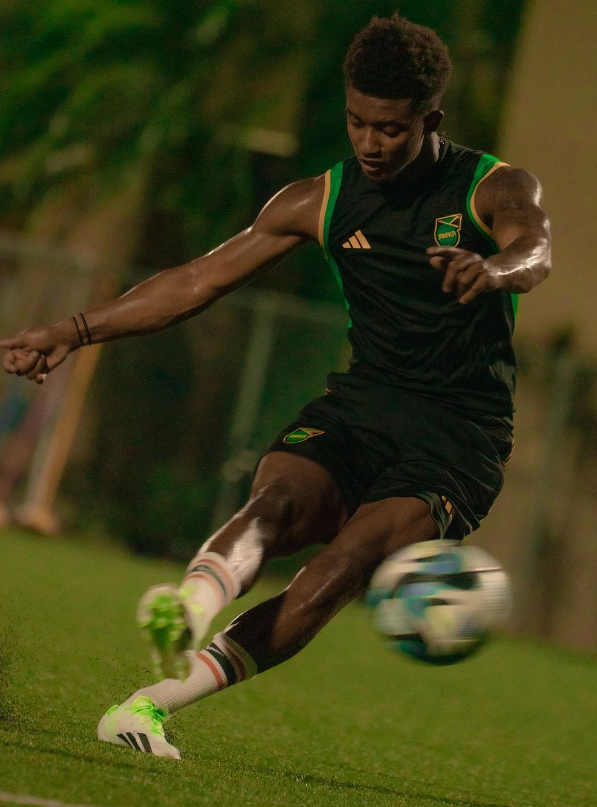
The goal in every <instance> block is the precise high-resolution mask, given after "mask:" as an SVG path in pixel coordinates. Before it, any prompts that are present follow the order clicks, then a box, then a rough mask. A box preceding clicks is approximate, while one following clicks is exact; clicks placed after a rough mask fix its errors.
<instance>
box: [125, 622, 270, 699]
mask: <svg viewBox="0 0 597 807" xmlns="http://www.w3.org/2000/svg"><path fill="white" fill-rule="evenodd" d="M189 654H190V655H192V656H193V661H192V672H191V674H190V675H189V677H188V678H187V679H186V681H177V680H176V679H175V678H166V679H165V680H164V681H160V682H159V684H154V685H153V686H150V687H144V688H143V689H139V690H138V691H137V692H135V693H134V695H131V697H130V698H128V700H127V701H126V703H132V702H133V701H134V700H135V699H136V698H139V697H141V696H143V697H146V698H149V700H150V701H152V702H153V703H154V704H155V705H156V706H157V707H158V708H160V709H164V710H165V711H166V712H167V713H168V714H169V715H171V714H174V712H178V711H179V709H182V708H183V707H184V706H189V705H190V704H191V703H195V702H196V701H199V700H203V698H207V697H208V696H209V695H213V694H214V692H219V691H220V689H226V687H229V686H232V685H233V684H238V683H240V682H241V681H245V680H246V679H247V678H253V677H254V676H255V675H256V674H257V665H256V664H255V662H254V661H253V659H252V658H251V656H250V655H249V654H248V653H247V651H246V650H245V649H244V648H243V647H241V646H240V645H239V644H238V643H237V642H235V641H234V640H233V639H231V638H230V637H229V636H226V634H224V633H218V634H217V635H216V636H214V638H213V640H212V642H211V644H210V645H209V646H208V647H206V648H205V650H201V651H200V652H199V653H189Z"/></svg>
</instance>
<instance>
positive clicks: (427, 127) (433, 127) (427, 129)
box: [423, 109, 444, 134]
mask: <svg viewBox="0 0 597 807" xmlns="http://www.w3.org/2000/svg"><path fill="white" fill-rule="evenodd" d="M443 119H444V113H443V112H442V111H441V109H433V110H431V112H428V113H427V114H426V115H425V117H424V118H423V132H424V134H431V132H437V130H438V129H439V127H440V126H441V122H442V121H443Z"/></svg>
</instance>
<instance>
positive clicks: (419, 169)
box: [389, 132, 444, 190]
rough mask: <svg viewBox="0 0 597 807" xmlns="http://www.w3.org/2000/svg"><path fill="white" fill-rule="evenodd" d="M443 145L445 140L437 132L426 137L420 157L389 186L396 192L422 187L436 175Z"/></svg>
mask: <svg viewBox="0 0 597 807" xmlns="http://www.w3.org/2000/svg"><path fill="white" fill-rule="evenodd" d="M443 143H444V139H443V138H442V137H440V136H439V135H438V134H437V133H436V132H431V133H430V134H428V135H425V136H424V138H423V144H422V146H421V150H420V151H419V153H418V155H417V156H416V157H415V159H414V160H413V161H412V162H411V163H409V164H408V165H407V166H406V168H404V169H403V170H402V171H400V173H399V174H397V175H396V176H395V177H394V179H393V180H392V182H391V183H389V184H390V185H393V186H394V188H395V189H396V190H407V189H409V188H412V187H414V186H420V184H421V182H422V181H424V180H425V179H427V178H428V177H429V176H431V175H432V174H433V173H434V171H435V169H436V167H437V164H438V162H439V160H440V156H441V153H442V145H443Z"/></svg>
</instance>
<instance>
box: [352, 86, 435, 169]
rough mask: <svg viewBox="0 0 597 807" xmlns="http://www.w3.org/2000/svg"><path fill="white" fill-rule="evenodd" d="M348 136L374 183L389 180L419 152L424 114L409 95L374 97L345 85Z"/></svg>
mask: <svg viewBox="0 0 597 807" xmlns="http://www.w3.org/2000/svg"><path fill="white" fill-rule="evenodd" d="M346 119H347V125H348V136H349V137H350V140H351V142H352V146H353V148H354V150H355V154H356V155H357V157H358V159H359V162H360V163H361V168H362V169H363V171H364V172H365V174H366V175H367V176H368V177H369V179H370V180H372V181H373V182H376V183H377V182H389V181H391V180H392V179H394V177H395V176H396V175H397V174H399V173H400V171H402V170H403V169H404V168H406V166H407V165H409V164H410V163H411V162H412V161H413V160H414V159H415V158H416V157H417V156H418V154H419V152H420V151H421V147H422V145H423V136H424V134H425V132H426V131H427V129H428V127H427V125H426V117H425V116H423V115H421V114H420V113H417V112H414V111H413V109H412V105H411V101H410V99H409V98H398V99H386V98H374V97H373V96H370V95H363V93H361V92H359V91H358V90H355V89H354V87H347V88H346Z"/></svg>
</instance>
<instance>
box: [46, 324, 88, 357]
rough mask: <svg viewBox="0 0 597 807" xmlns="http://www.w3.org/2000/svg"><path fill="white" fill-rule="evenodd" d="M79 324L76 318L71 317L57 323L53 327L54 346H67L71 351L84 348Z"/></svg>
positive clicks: (52, 340) (52, 338)
mask: <svg viewBox="0 0 597 807" xmlns="http://www.w3.org/2000/svg"><path fill="white" fill-rule="evenodd" d="M77 324H78V323H77V322H76V321H75V318H74V317H69V318H68V319H64V320H62V321H61V322H57V323H56V324H55V325H51V326H50V332H51V342H52V343H53V344H54V345H59V344H63V345H67V347H68V348H69V350H70V351H73V350H78V348H80V347H83V345H84V344H85V342H84V341H83V338H82V334H81V333H80V326H79V328H77Z"/></svg>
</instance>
